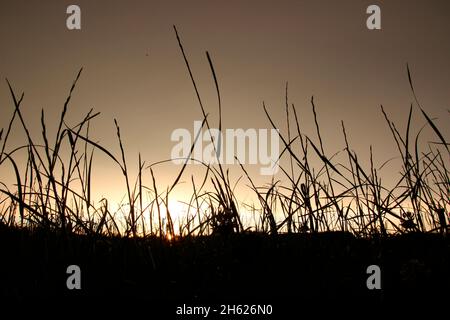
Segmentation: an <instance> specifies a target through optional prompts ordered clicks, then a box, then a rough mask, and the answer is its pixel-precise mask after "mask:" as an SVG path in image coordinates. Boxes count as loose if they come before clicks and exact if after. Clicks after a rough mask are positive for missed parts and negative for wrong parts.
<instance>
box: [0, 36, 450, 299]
mask: <svg viewBox="0 0 450 320" xmlns="http://www.w3.org/2000/svg"><path fill="white" fill-rule="evenodd" d="M177 39H178V43H179V46H180V49H181V53H182V55H183V58H184V59H185V62H186V66H187V69H188V73H189V75H190V77H191V80H192V83H193V85H194V90H195V92H196V95H197V97H198V101H199V105H200V108H201V111H202V114H203V126H204V127H205V128H206V129H209V128H211V126H210V123H209V120H208V115H207V113H206V111H205V108H204V106H203V103H202V100H201V99H200V95H199V93H198V90H197V86H196V82H195V78H194V75H193V73H192V70H191V69H190V66H189V62H188V59H187V55H186V54H185V52H184V48H183V46H182V43H181V40H180V38H179V37H178V34H177ZM206 57H207V60H208V62H209V65H210V68H211V72H212V79H213V80H214V83H215V85H216V89H217V97H218V103H219V119H221V107H220V104H221V100H220V90H219V84H218V80H217V77H216V73H215V71H214V67H213V62H212V59H211V57H210V55H209V54H208V53H206ZM407 72H408V77H409V83H410V86H411V90H412V91H411V92H412V95H413V97H414V100H415V104H414V108H413V105H412V106H411V109H410V112H409V116H408V118H407V129H406V132H404V133H401V132H399V130H398V129H397V127H396V125H395V124H394V123H393V122H392V121H391V120H390V118H389V115H388V114H387V113H386V112H385V110H384V109H383V108H382V109H381V112H382V113H383V114H384V116H385V119H386V123H387V129H388V130H390V131H391V133H392V138H393V140H392V141H393V143H395V145H396V146H397V147H398V152H399V156H400V157H401V159H402V166H401V167H400V168H399V172H400V178H399V180H398V181H397V183H396V185H395V187H394V188H392V189H387V188H386V187H384V186H383V185H382V183H381V177H379V168H375V167H374V164H373V161H370V163H368V164H363V163H361V162H360V161H359V160H358V159H359V158H358V155H357V154H356V153H355V152H353V151H352V149H351V146H350V142H349V139H348V137H347V134H346V131H345V126H344V124H343V123H342V133H343V135H342V136H343V143H344V144H345V149H344V151H343V152H344V154H345V155H346V157H347V158H348V162H347V163H335V161H334V156H329V155H327V153H326V151H325V150H324V144H323V141H322V136H321V131H320V124H319V123H320V122H319V119H318V116H317V113H316V106H315V104H314V100H313V99H311V107H312V110H313V114H314V122H315V127H316V134H317V135H316V137H309V136H307V135H305V134H304V133H303V132H302V130H301V123H300V121H299V118H298V115H297V110H296V108H295V106H294V105H288V103H287V90H286V126H287V131H286V134H280V139H281V141H282V146H283V148H282V149H283V150H282V153H281V157H282V158H283V159H287V163H288V164H289V165H288V166H287V167H281V170H282V173H283V174H284V177H285V179H286V181H288V183H286V184H281V182H272V183H271V184H270V185H269V186H264V187H261V186H257V185H255V184H254V182H253V180H252V177H250V175H249V174H247V171H246V168H245V166H244V165H241V166H240V170H242V174H243V177H244V178H245V179H247V180H248V182H249V184H250V185H251V187H252V190H253V192H254V193H255V195H256V197H257V199H258V201H259V206H258V207H255V206H254V205H253V206H252V212H253V214H254V217H255V219H254V221H255V223H254V224H253V225H250V226H248V225H245V224H244V223H243V222H242V219H241V214H240V212H239V208H240V207H242V204H239V203H238V195H236V194H235V193H234V191H233V183H232V182H231V181H230V179H229V175H228V172H227V171H226V170H225V169H224V168H223V167H222V165H221V164H218V165H209V164H207V163H204V167H205V175H204V179H203V183H202V184H200V185H195V184H194V183H193V185H192V189H193V193H192V196H191V201H190V203H189V206H188V208H189V210H190V212H188V213H187V215H186V216H185V217H184V220H182V221H181V223H180V224H179V225H178V227H177V228H175V227H174V223H173V221H172V218H171V214H170V210H169V208H168V203H169V197H170V196H171V192H172V190H173V188H174V187H175V186H176V185H177V184H178V183H179V182H180V181H181V179H182V178H184V179H186V177H184V174H185V169H186V166H187V164H185V165H184V166H182V167H181V169H180V172H179V174H178V176H177V178H176V179H175V181H174V182H173V184H172V185H170V186H168V188H167V189H162V190H160V188H161V187H160V186H158V184H157V181H155V178H154V174H153V169H154V167H152V166H148V165H146V164H145V162H144V161H143V160H141V157H140V156H139V163H138V164H137V165H138V168H139V174H138V175H137V177H131V176H130V174H129V166H130V164H129V163H127V160H126V158H127V157H126V156H127V155H126V153H125V151H124V150H125V149H124V146H123V144H122V139H121V131H120V127H119V124H118V122H117V121H115V125H116V128H117V138H118V144H119V146H120V150H121V153H120V154H119V155H114V154H113V153H112V152H110V151H109V150H107V149H106V148H104V147H103V146H102V145H101V144H99V143H97V142H96V140H95V139H94V138H92V137H90V135H89V128H90V125H91V122H92V121H94V118H96V117H97V116H98V115H99V114H98V113H95V112H94V111H93V110H91V111H90V112H89V113H88V114H87V115H86V116H85V118H84V119H81V121H80V122H79V123H76V124H75V125H73V124H68V123H67V121H66V118H67V113H68V112H70V106H69V104H70V100H71V97H72V94H74V90H75V87H76V83H77V81H78V80H79V78H80V75H81V73H82V70H80V72H79V73H78V75H77V77H76V79H75V81H74V83H73V86H72V87H71V88H70V92H69V95H68V97H67V100H66V102H65V104H64V106H63V108H62V112H61V117H60V122H59V124H58V125H57V131H56V132H55V133H54V134H53V135H51V134H50V133H49V132H48V131H47V127H46V122H45V113H44V110H43V111H42V116H41V119H40V120H41V128H42V130H41V136H32V135H31V134H30V133H29V130H28V127H27V124H26V123H25V121H24V117H23V115H22V110H21V103H22V99H23V94H17V92H15V90H14V88H13V86H12V85H11V84H10V83H9V82H8V83H7V84H8V86H9V89H10V93H11V98H12V101H13V108H12V116H11V119H10V121H9V125H8V126H7V127H6V128H4V129H2V130H1V132H0V139H1V140H0V147H1V149H0V166H1V167H2V170H12V171H13V172H14V176H15V180H16V181H15V183H14V184H13V187H11V185H10V184H6V183H1V185H0V193H1V197H0V257H2V263H1V267H0V268H1V269H0V274H1V275H2V277H3V278H4V279H3V280H2V285H1V289H0V290H1V295H2V296H4V297H9V298H13V299H16V300H19V301H22V300H26V299H28V298H30V297H37V296H39V297H41V298H46V297H59V298H61V297H77V296H81V297H87V298H92V299H95V297H104V296H108V297H113V296H114V297H123V298H129V299H137V300H136V301H139V300H149V301H167V300H173V301H207V300H208V301H209V300H211V301H215V302H221V301H222V300H224V301H225V300H227V301H231V300H239V299H243V300H245V299H247V300H248V299H250V300H251V299H253V300H255V301H267V302H268V303H270V301H271V300H272V301H274V300H277V301H278V300H280V301H291V300H296V299H298V301H304V302H305V303H306V301H310V302H321V303H322V302H324V303H325V302H327V301H328V302H330V301H334V302H337V301H339V302H340V303H343V304H345V303H356V302H358V303H360V304H364V303H367V305H372V304H374V305H378V304H382V303H385V302H386V301H390V302H392V303H395V302H396V301H403V300H404V298H405V296H407V297H408V299H415V298H417V299H418V298H423V297H424V296H428V297H430V296H433V297H434V296H435V295H436V296H437V291H436V290H438V289H439V288H441V287H447V288H448V285H449V284H450V281H449V278H450V277H449V275H448V271H447V270H450V268H449V267H450V259H449V258H450V250H449V249H450V247H449V245H450V242H449V240H448V230H449V226H448V221H449V216H448V212H449V209H450V178H449V164H450V162H449V156H450V151H449V144H448V143H447V141H446V138H445V137H444V136H443V134H442V133H441V131H440V130H439V128H438V126H437V125H436V123H435V121H434V119H433V118H432V117H431V116H430V115H428V113H427V112H426V111H425V108H424V107H422V106H421V104H420V102H419V100H418V99H417V97H416V95H415V92H414V87H413V81H412V79H411V75H410V71H409V68H408V70H407ZM414 110H418V112H419V113H420V114H421V115H422V116H423V120H424V124H425V125H424V127H423V128H422V129H424V128H431V131H432V132H433V133H434V135H435V138H436V139H435V141H433V142H429V143H428V144H427V149H426V150H422V149H421V148H420V146H423V142H421V141H420V135H421V132H422V129H421V130H419V133H418V134H417V135H415V136H412V135H411V134H410V132H411V131H412V128H411V126H412V122H411V119H412V114H413V111H414ZM264 111H265V113H266V115H267V119H268V121H269V122H270V123H271V124H272V126H273V127H274V128H279V127H280V125H281V124H277V123H275V122H274V120H273V119H272V117H271V116H270V113H269V111H268V110H267V108H266V107H265V106H264ZM17 122H18V123H19V125H20V126H21V128H22V129H23V132H24V133H25V136H26V139H27V143H26V144H24V145H21V146H13V147H11V146H9V145H8V138H9V137H10V136H11V135H12V134H15V133H14V132H12V130H11V128H12V127H13V125H14V124H15V123H17ZM218 127H219V128H221V127H222V123H221V120H219V126H218ZM50 137H55V138H54V141H51V140H52V139H51V138H50ZM192 147H193V146H192ZM24 150H26V152H27V154H28V156H27V161H26V165H23V164H22V163H18V160H17V157H16V155H17V154H18V153H19V152H22V151H24ZM94 152H101V153H103V154H105V155H106V156H107V157H108V158H109V159H110V161H112V162H113V163H115V164H116V165H117V167H118V168H119V170H120V171H121V172H122V173H123V181H124V186H125V189H124V193H125V194H126V199H127V200H126V203H125V204H123V207H122V210H121V214H120V216H119V215H118V213H117V212H112V211H111V206H110V203H109V202H108V200H107V199H103V201H102V202H101V205H100V206H99V205H96V204H95V203H94V201H93V200H92V190H91V185H92V181H91V174H92V169H91V168H92V167H93V159H94V158H93V155H94ZM314 157H315V158H319V159H320V160H321V163H322V165H321V166H320V167H315V168H314V167H313V165H312V160H311V159H312V158H314ZM5 168H7V169H5ZM144 175H145V176H149V177H151V183H150V184H149V185H145V184H144V183H143V180H144V178H143V177H144ZM187 179H189V178H187ZM192 181H193V180H192ZM209 184H210V185H211V186H212V189H209V190H207V189H206V186H207V185H209ZM205 206H206V209H205ZM123 208H126V212H125V213H124V209H123ZM163 209H164V210H163ZM69 264H77V265H80V266H81V268H82V270H85V274H86V276H85V278H83V289H82V290H81V291H80V292H70V291H68V290H67V289H66V287H65V277H66V276H67V275H66V273H65V267H66V266H67V265H69ZM371 264H377V265H379V266H380V267H381V268H382V270H385V272H384V273H383V290H381V291H377V290H376V291H370V290H367V287H366V282H365V281H366V278H367V274H366V268H367V266H369V265H371ZM424 292H426V294H425V293H424ZM352 299H356V300H352ZM348 300H350V302H349V301H348ZM136 303H139V302H136ZM305 308H307V305H305Z"/></svg>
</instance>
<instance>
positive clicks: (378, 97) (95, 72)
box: [0, 0, 450, 198]
mask: <svg viewBox="0 0 450 320" xmlns="http://www.w3.org/2000/svg"><path fill="white" fill-rule="evenodd" d="M69 4H74V2H73V1H23V0H19V1H17V0H14V1H12V0H4V1H1V3H0V41H1V47H0V48H1V49H0V78H2V79H4V78H6V77H7V78H8V79H9V80H10V81H11V83H12V84H13V86H14V87H15V89H16V91H17V92H19V91H25V99H24V102H23V106H22V110H23V113H24V116H25V119H26V121H27V123H28V124H29V126H30V129H31V132H32V133H33V134H34V135H38V134H39V132H40V128H39V125H40V123H39V120H38V119H39V118H38V117H39V114H40V110H41V108H44V109H45V111H46V115H47V119H48V126H49V130H52V129H53V130H55V129H56V128H55V125H54V123H56V122H57V119H58V118H59V112H60V110H61V108H62V105H63V103H64V100H65V97H66V95H67V93H68V90H69V88H70V85H71V83H72V81H73V79H74V77H75V75H76V72H77V71H78V69H79V68H80V67H83V68H84V71H83V74H82V76H81V79H80V81H79V83H78V86H77V88H76V91H75V94H74V97H73V100H72V102H71V105H70V111H69V118H68V119H69V122H70V121H72V123H76V122H77V120H79V119H81V117H82V116H83V115H84V114H85V113H86V112H87V111H88V110H89V109H90V108H94V109H95V110H96V111H99V112H101V113H102V114H101V116H100V118H98V119H96V120H95V122H93V124H92V133H91V137H95V140H96V141H99V142H100V143H101V144H102V145H104V146H105V147H107V148H108V149H111V150H112V151H113V152H114V153H115V154H118V152H119V148H118V145H117V142H116V138H115V128H114V124H113V119H114V118H117V119H118V121H119V124H120V126H121V130H122V136H123V140H124V143H125V148H126V151H127V155H128V159H129V161H130V166H131V167H134V169H132V171H133V172H136V168H137V155H138V153H139V152H140V153H141V154H142V158H143V159H145V160H146V162H147V163H153V162H156V161H160V160H164V159H168V158H169V157H170V153H171V148H172V147H173V145H174V143H173V142H172V141H170V135H171V132H172V131H173V130H175V129H177V128H186V129H188V130H192V128H193V122H194V121H195V120H201V118H202V117H201V112H200V108H199V106H198V104H197V102H196V96H195V92H194V90H193V88H192V84H191V82H190V79H189V76H188V73H187V71H186V67H185V65H184V62H183V58H182V56H181V53H180V50H179V48H178V44H177V42H176V38H175V35H174V31H173V28H172V25H174V24H175V25H177V27H178V30H179V32H180V35H181V37H182V40H183V43H184V46H185V50H186V52H187V54H188V57H189V59H190V62H191V66H192V69H193V71H194V76H195V77H196V79H197V82H198V85H199V88H200V93H201V95H202V98H203V99H204V102H205V105H206V109H207V111H208V112H209V113H210V121H211V123H212V124H213V125H214V124H215V123H217V112H216V111H217V99H216V95H215V87H214V82H213V80H212V77H211V73H210V70H209V65H208V62H207V59H206V56H205V51H206V50H208V51H209V52H210V54H211V56H212V59H213V61H214V65H215V69H216V72H217V75H218V81H219V84H220V89H221V94H222V103H223V125H224V128H245V129H246V128H270V123H269V122H268V121H267V118H266V117H265V115H264V112H263V111H262V102H263V101H265V103H266V105H267V106H268V109H269V111H270V113H271V114H272V115H273V118H274V119H275V121H276V122H277V123H279V124H280V129H281V131H282V132H284V133H285V132H286V131H285V130H286V129H285V118H284V117H285V110H284V94H285V92H284V89H285V84H286V82H287V81H288V82H289V101H290V103H295V105H296V107H297V110H298V112H299V115H300V120H301V123H302V126H303V129H304V132H305V133H307V134H309V135H311V136H312V137H314V138H315V135H314V133H315V132H314V122H313V118H312V112H311V106H310V103H309V101H310V98H311V96H312V95H314V97H315V101H316V106H317V111H318V116H319V120H320V123H321V130H322V134H323V138H324V141H325V151H326V153H327V154H328V155H331V154H333V153H335V152H336V151H338V150H342V149H343V147H344V143H343V139H342V134H341V129H340V120H344V121H345V124H346V127H347V132H348V134H349V137H350V141H351V144H352V147H353V148H354V149H355V150H356V151H357V152H359V153H360V155H361V158H362V159H365V160H367V159H368V153H369V145H373V147H374V153H375V155H376V163H377V164H378V165H380V164H381V163H382V162H383V161H384V160H387V159H389V158H391V157H393V156H397V153H396V150H395V144H394V142H393V140H392V139H391V136H390V132H389V130H388V128H387V126H386V123H385V122H384V119H383V116H382V114H381V112H380V104H383V105H384V106H385V108H386V111H387V112H388V113H389V114H390V115H391V116H392V120H394V121H396V122H397V123H398V125H399V128H402V129H404V127H405V124H406V120H407V114H408V108H409V105H410V103H411V102H413V97H412V94H411V92H410V89H409V84H408V80H407V74H406V67H405V65H406V63H407V62H408V63H409V65H410V67H411V70H412V73H413V77H414V83H415V87H416V90H417V94H418V97H419V99H420V101H421V103H422V105H423V106H424V108H425V109H426V111H427V112H428V113H429V114H430V116H432V117H436V118H437V120H436V123H437V124H438V125H439V127H440V129H442V131H443V133H444V135H446V136H448V134H449V132H450V128H449V127H448V126H446V121H448V120H446V119H448V113H447V110H448V109H450V106H449V102H450V87H449V86H450V60H449V59H448V58H449V57H450V43H449V41H448V39H449V36H450V19H449V15H450V3H449V2H448V1H386V2H381V1H377V2H371V1H339V2H338V1H76V4H78V5H79V6H80V7H81V11H82V29H81V30H79V31H69V30H67V28H66V24H65V22H66V21H65V20H66V18H67V14H66V13H65V11H66V7H67V6H68V5H69ZM370 4H378V5H379V6H380V7H381V12H382V13H381V15H382V22H381V23H382V30H377V31H369V30H368V29H367V28H366V18H367V14H366V13H365V11H366V8H367V6H368V5H370ZM0 106H1V107H0V127H5V126H7V121H8V120H9V118H10V115H11V113H12V111H13V109H12V103H11V99H10V96H9V92H8V88H7V85H6V83H5V82H3V84H0ZM416 111H417V109H416ZM413 120H414V126H415V128H416V129H418V128H419V127H420V126H421V125H422V124H423V123H424V119H423V118H422V117H421V116H420V114H419V113H418V112H416V114H415V117H414V118H413ZM52 124H53V125H52ZM427 138H429V139H434V136H433V135H432V134H431V131H427V132H426V133H425V135H424V140H425V141H426V140H427ZM23 142H24V140H23V135H22V134H21V131H20V128H19V126H17V125H16V126H15V127H14V130H13V133H12V135H11V137H10V140H9V144H8V145H9V146H17V145H20V144H22V143H23ZM95 163H96V165H95V167H94V168H95V170H94V172H95V176H94V177H95V185H94V186H95V187H96V189H95V190H96V191H97V192H98V194H99V196H102V195H104V196H111V197H113V198H117V197H118V195H119V194H123V193H124V191H125V189H124V184H123V180H122V177H121V175H120V171H119V170H118V169H117V168H116V167H114V165H113V164H112V163H111V161H107V159H106V157H103V156H101V155H100V153H97V156H96V162H95ZM398 164H399V163H397V165H398ZM230 168H232V169H233V171H232V173H233V177H234V178H237V177H238V176H240V175H242V172H241V171H240V168H239V166H237V165H235V166H231V167H230ZM9 170H10V168H9V167H7V166H2V167H1V168H0V176H2V177H4V176H7V175H8V174H9ZM178 170H179V166H174V165H170V164H169V165H163V166H159V167H156V168H155V173H156V176H157V178H158V182H159V184H160V185H162V186H166V185H168V184H170V182H171V181H173V179H174V178H175V177H176V175H177V172H178ZM248 170H249V173H250V174H251V175H252V176H253V177H254V179H255V181H256V182H257V183H259V184H263V183H265V182H269V181H270V178H268V177H262V176H260V175H259V174H258V172H259V166H257V165H251V166H248ZM398 170H399V167H398V166H397V167H395V166H392V167H388V168H386V173H385V174H386V180H389V179H390V178H391V177H392V173H395V172H398ZM199 172H201V167H198V166H193V167H189V168H188V171H187V175H186V178H185V179H183V181H187V183H189V181H190V178H189V175H190V174H193V173H194V174H197V176H196V179H198V180H200V179H201V177H200V175H199ZM246 184H247V182H246V181H243V182H241V185H242V186H243V187H245V185H246ZM162 189H164V187H162ZM179 192H180V193H182V191H179ZM243 195H244V198H245V194H244V193H243Z"/></svg>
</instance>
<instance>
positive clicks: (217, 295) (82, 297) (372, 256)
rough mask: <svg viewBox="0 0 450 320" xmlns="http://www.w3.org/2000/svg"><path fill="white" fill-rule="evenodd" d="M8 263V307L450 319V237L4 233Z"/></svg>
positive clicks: (2, 289) (1, 248)
mask: <svg viewBox="0 0 450 320" xmlns="http://www.w3.org/2000/svg"><path fill="white" fill-rule="evenodd" d="M0 259H1V260H0V261H1V262H0V281H1V282H0V283H1V285H0V301H2V302H3V303H5V306H8V305H10V306H13V305H14V306H17V305H19V306H20V305H32V304H33V305H36V304H37V305H41V306H43V305H45V306H46V307H47V308H48V310H52V307H51V306H52V305H55V304H56V305H58V306H63V307H70V306H71V305H72V306H73V305H76V306H77V307H76V308H75V309H77V310H78V311H79V310H81V309H83V308H85V307H88V306H90V307H92V306H94V307H96V308H98V307H99V306H101V308H104V309H108V310H110V311H111V310H114V309H120V308H127V309H128V308H129V309H130V310H135V309H139V310H141V311H142V310H152V311H151V312H149V311H147V312H146V313H147V317H146V318H145V319H149V318H150V319H153V318H156V319H160V318H161V319H163V318H164V319H165V318H170V317H175V310H176V307H177V306H179V305H183V304H190V305H193V306H194V305H202V304H203V305H205V304H207V305H216V306H218V307H219V305H220V304H225V303H235V304H256V303H264V304H272V305H273V314H272V316H271V317H260V318H261V319H272V318H274V319H275V318H276V319H278V318H280V317H281V315H283V316H282V317H281V318H287V316H288V315H289V318H293V317H292V315H293V314H295V315H297V316H298V317H295V318H302V317H301V315H302V314H304V313H308V314H309V312H313V313H314V314H320V313H322V312H323V311H325V312H326V311H327V310H328V311H330V308H338V310H341V311H343V310H346V311H347V312H352V310H356V308H366V310H367V311H369V310H371V311H370V313H372V312H375V311H382V310H385V308H386V307H388V306H389V307H396V308H398V310H399V311H400V312H403V311H414V310H418V311H420V310H421V311H425V310H431V309H434V310H439V309H441V310H444V309H446V310H447V311H446V312H447V314H448V307H447V305H446V304H445V303H448V301H449V300H450V294H449V290H450V238H449V237H448V236H443V235H438V234H405V235H401V236H392V237H390V238H386V239H381V238H379V239H375V238H374V239H370V240H369V239H357V238H355V237H354V236H352V235H350V234H347V233H321V234H316V235H310V234H303V235H287V234H285V235H278V236H273V237H272V236H268V235H262V234H252V233H249V234H234V235H230V236H227V237H223V236H211V237H202V238H191V239H182V240H178V241H174V242H171V243H169V242H162V241H160V240H158V239H145V240H143V239H137V240H134V239H119V238H114V239H111V238H101V237H97V238H94V237H88V236H75V235H71V236H70V237H68V238H67V239H64V238H63V237H61V235H60V234H57V233H50V232H48V231H38V230H37V231H29V230H19V229H11V228H6V227H5V226H1V225H0ZM72 264H76V265H79V266H80V268H81V279H82V288H81V290H68V289H67V287H66V279H67V277H68V275H67V274H66V268H67V266H68V265H72ZM372 264H376V265H379V266H380V268H381V279H382V289H381V290H369V289H367V286H366V280H367V278H368V277H369V275H368V274H367V273H366V268H367V266H369V265H372ZM9 303H11V304H9ZM0 304H1V302H0ZM69 309H70V308H69ZM72 309H74V307H72ZM3 310H4V307H3ZM44 310H47V309H45V308H44ZM66 310H67V309H66ZM156 311H157V312H158V314H160V315H161V314H162V315H163V316H157V315H156V314H157V312H156ZM17 312H19V313H20V310H18V311H17V310H16V313H17ZM201 318H202V317H201V316H200V317H178V318H177V319H201ZM209 318H211V317H209ZM219 318H221V319H242V316H240V317H219ZM250 318H251V319H260V318H258V317H254V316H253V317H251V316H250Z"/></svg>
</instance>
